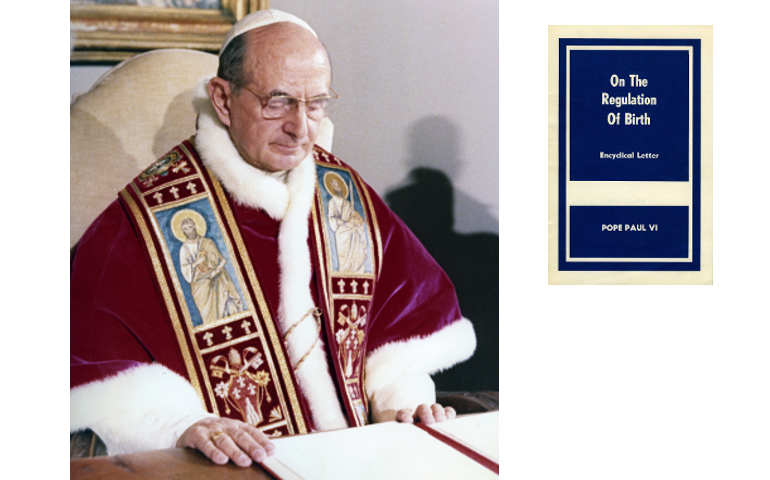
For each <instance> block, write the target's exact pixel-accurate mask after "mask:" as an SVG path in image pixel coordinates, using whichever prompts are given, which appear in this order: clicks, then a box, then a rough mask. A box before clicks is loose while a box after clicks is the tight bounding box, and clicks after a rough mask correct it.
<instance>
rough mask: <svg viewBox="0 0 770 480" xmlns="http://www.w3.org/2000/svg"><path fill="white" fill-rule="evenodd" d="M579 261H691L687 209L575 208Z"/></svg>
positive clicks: (574, 248) (573, 232)
mask: <svg viewBox="0 0 770 480" xmlns="http://www.w3.org/2000/svg"><path fill="white" fill-rule="evenodd" d="M569 212H570V237H569V238H570V254H571V256H572V257H575V258H626V257H627V258H640V259H643V258H687V249H688V240H689V238H688V207H686V206H571V207H570V211H569Z"/></svg>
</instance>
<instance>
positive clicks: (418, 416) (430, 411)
mask: <svg viewBox="0 0 770 480" xmlns="http://www.w3.org/2000/svg"><path fill="white" fill-rule="evenodd" d="M456 416H457V413H456V412H455V409H454V408H452V407H443V406H441V405H440V404H438V403H434V404H433V405H427V404H425V403H423V404H422V405H420V406H419V407H417V410H415V411H412V410H411V409H409V408H405V409H403V410H399V411H398V412H397V413H396V421H397V422H402V423H414V422H415V421H418V422H420V423H424V424H426V425H430V424H431V423H435V422H443V421H444V420H451V419H453V418H455V417H456Z"/></svg>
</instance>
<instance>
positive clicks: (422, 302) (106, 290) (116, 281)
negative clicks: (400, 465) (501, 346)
mask: <svg viewBox="0 0 770 480" xmlns="http://www.w3.org/2000/svg"><path fill="white" fill-rule="evenodd" d="M190 148H192V147H190ZM345 167H346V168H348V167H347V166H345ZM224 187H225V190H227V185H224ZM364 188H365V189H366V193H367V194H368V197H369V198H370V199H371V205H372V207H373V210H374V217H376V223H377V228H378V229H379V233H380V237H381V242H382V256H381V262H380V271H379V275H378V278H377V283H376V286H374V288H373V292H374V295H373V298H372V301H371V304H370V306H369V310H368V318H367V322H366V324H365V326H364V327H363V331H364V334H365V336H366V342H365V345H366V352H365V356H366V357H367V358H369V356H370V354H372V353H373V352H377V351H380V352H383V351H385V350H387V349H388V348H390V346H393V345H396V346H398V345H401V346H402V347H404V346H408V343H409V340H415V339H416V340H420V339H426V338H430V337H431V335H434V334H436V333H437V332H439V331H442V330H444V329H445V327H447V326H450V325H451V324H454V323H456V322H458V321H465V322H467V320H461V315H460V311H459V307H458V306H457V300H456V296H455V292H454V289H453V287H452V285H451V283H450V281H449V279H448V278H447V276H446V274H444V272H443V271H442V270H441V268H440V267H439V266H438V265H437V264H436V263H435V261H434V260H433V259H432V258H431V257H430V255H429V254H428V253H427V252H426V251H425V249H424V248H423V247H422V245H421V244H420V243H419V241H417V239H416V238H415V237H414V236H413V235H412V233H411V232H410V231H409V230H408V229H407V228H406V226H405V225H404V224H403V223H402V222H401V221H400V220H399V219H398V218H397V217H396V216H395V215H394V214H393V213H392V212H391V211H390V209H388V208H387V206H386V205H385V204H384V203H383V202H382V200H381V199H380V198H379V196H378V195H377V194H376V193H375V192H374V190H372V189H371V187H369V186H368V185H366V184H364ZM227 203H228V205H229V208H230V209H231V210H232V212H233V215H234V218H235V221H236V223H237V225H238V228H239V231H240V235H241V236H242V238H243V241H244V244H245V247H246V250H247V252H248V257H249V260H250V261H251V264H252V265H253V268H254V270H255V272H256V275H257V277H258V278H259V282H260V285H261V288H262V292H263V294H264V297H265V300H266V303H267V306H268V308H269V310H270V316H271V317H272V318H274V319H276V318H278V316H279V312H278V305H279V300H280V299H279V297H280V289H279V282H280V279H281V268H280V265H279V260H278V258H279V238H278V237H279V230H280V226H281V222H280V221H277V220H275V219H273V218H271V217H270V216H269V215H267V214H266V213H265V211H263V210H261V209H255V208H252V207H249V206H245V205H242V204H240V203H238V202H236V201H234V200H233V197H232V196H231V195H229V193H228V194H227ZM311 231H312V230H311ZM307 241H308V243H309V244H310V246H311V251H312V244H313V242H314V240H313V238H312V235H309V236H308V239H307ZM311 257H313V256H312V255H311ZM313 258H315V257H313ZM310 291H311V293H312V297H313V301H314V302H315V304H316V305H321V304H323V299H322V298H321V296H322V295H323V293H322V289H321V288H319V279H318V264H317V261H316V260H314V261H313V262H312V279H311V282H310ZM324 328H326V329H328V328H329V327H328V324H324ZM324 333H327V334H328V332H324ZM338 335H339V334H338ZM343 336H344V335H343ZM322 338H326V339H328V338H329V337H328V335H326V336H323V335H322ZM434 343H436V342H434ZM70 346H71V386H72V387H78V386H81V385H85V384H88V383H89V382H93V381H97V380H100V379H104V378H106V377H110V376H111V375H114V374H115V373H117V372H121V371H125V370H127V369H129V368H131V367H136V366H138V365H144V364H147V363H151V362H154V363H158V364H162V365H164V366H166V367H167V368H169V369H170V370H172V371H174V372H176V373H177V374H179V375H181V376H183V377H186V376H187V373H186V372H187V371H186V368H185V364H184V360H183V356H182V355H181V354H180V348H179V344H178V343H177V338H176V337H175V333H174V330H173V328H172V326H171V323H170V322H169V320H168V312H167V311H166V308H165V306H164V302H163V298H162V296H161V294H160V292H159V291H158V285H157V282H156V281H155V279H154V273H153V266H152V265H151V262H150V259H149V258H148V256H147V253H146V251H145V247H144V246H143V244H142V240H141V234H140V233H139V232H138V231H137V230H136V227H135V226H134V224H133V223H132V222H131V220H130V213H129V212H128V211H127V207H126V205H125V203H122V202H121V201H117V200H116V201H115V202H113V203H112V204H111V205H110V206H109V207H108V208H107V209H106V210H105V211H104V212H103V213H102V215H100V216H99V218H97V219H96V220H95V221H94V223H93V224H92V225H91V227H90V228H89V229H88V230H87V231H86V233H85V234H84V236H83V237H82V239H81V241H80V242H79V244H78V248H77V252H76V255H75V258H74V260H73V264H72V271H71V344H70ZM415 346H416V348H413V349H412V350H419V349H421V346H420V345H419V343H417V344H415ZM437 346H438V345H437ZM440 347H441V349H448V350H451V347H452V345H451V342H449V344H442V345H440ZM397 348H400V347H397ZM428 350H429V349H426V351H428ZM326 352H327V362H328V364H329V365H328V369H329V371H330V372H333V371H334V369H333V368H332V367H331V365H332V364H333V363H334V362H333V359H332V358H331V353H330V349H329V348H327V349H326ZM343 352H344V350H343ZM428 355H430V354H428ZM447 357H448V358H451V360H449V361H448V363H447V362H445V361H444V360H441V359H440V360H437V361H436V362H431V361H428V362H427V363H428V364H430V365H434V364H435V367H436V368H446V367H448V366H450V365H451V364H452V363H455V362H456V361H458V360H461V359H462V358H460V359H458V358H456V356H454V357H453V355H452V354H451V353H450V354H449V355H447ZM431 368H433V367H431ZM426 373H432V372H426ZM333 378H335V382H336V384H337V389H338V395H340V388H344V387H342V386H341V385H340V382H341V381H340V378H341V377H340V376H339V375H337V376H336V377H335V376H334V375H333ZM300 392H301V394H300V403H301V405H302V409H303V412H304V416H305V420H306V421H307V422H308V424H309V426H312V420H311V417H312V416H311V415H310V414H309V409H308V403H309V402H312V399H309V398H307V395H306V393H305V392H302V391H301V390H300ZM370 393H371V392H370ZM348 422H349V424H353V423H352V422H351V420H350V416H349V415H348Z"/></svg>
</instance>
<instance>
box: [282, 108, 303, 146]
mask: <svg viewBox="0 0 770 480" xmlns="http://www.w3.org/2000/svg"><path fill="white" fill-rule="evenodd" d="M307 122H308V118H307V112H306V111H305V104H304V103H302V102H297V104H296V105H294V108H292V109H291V110H289V112H288V113H287V114H286V117H284V124H283V130H284V132H286V133H288V134H290V135H292V136H293V137H295V138H304V137H305V136H306V135H307Z"/></svg>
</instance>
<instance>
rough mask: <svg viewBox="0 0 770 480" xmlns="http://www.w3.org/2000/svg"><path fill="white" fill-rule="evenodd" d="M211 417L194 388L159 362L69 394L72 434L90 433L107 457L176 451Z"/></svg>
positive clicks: (124, 372)
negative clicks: (186, 436)
mask: <svg viewBox="0 0 770 480" xmlns="http://www.w3.org/2000/svg"><path fill="white" fill-rule="evenodd" d="M208 416H211V414H210V413H207V412H206V410H205V409H204V407H203V404H202V403H201V399H200V397H198V394H197V393H196V392H195V390H194V389H193V387H192V385H190V383H189V382H188V381H187V380H185V379H184V378H182V377H181V376H179V375H177V374H176V373H174V372H172V371H171V370H169V369H168V368H166V367H164V366H162V365H160V364H157V363H153V364H148V365H140V366H137V367H133V368H130V369H127V370H124V371H122V372H120V373H118V374H117V375H114V376H111V377H107V378H105V379H103V380H97V381H94V382H91V383H87V384H85V385H81V386H79V387H75V388H73V389H71V390H70V431H72V432H75V431H78V430H84V429H86V428H90V429H91V430H93V431H94V432H96V434H97V435H99V437H101V439H102V440H103V441H104V444H105V445H106V447H107V453H108V454H109V455H116V454H121V453H132V452H139V451H144V450H157V449H162V448H172V447H174V446H175V445H176V441H177V439H178V438H179V436H180V435H182V433H184V431H185V430H186V429H187V427H189V426H190V425H192V424H193V423H195V422H197V421H198V420H200V419H202V418H205V417H208Z"/></svg>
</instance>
